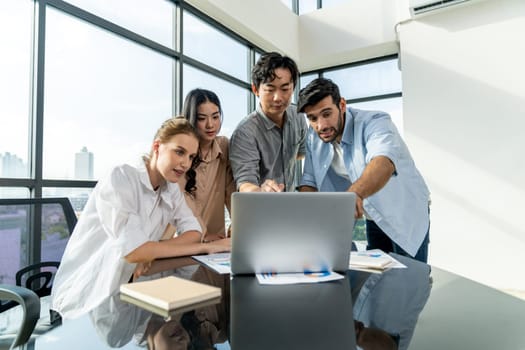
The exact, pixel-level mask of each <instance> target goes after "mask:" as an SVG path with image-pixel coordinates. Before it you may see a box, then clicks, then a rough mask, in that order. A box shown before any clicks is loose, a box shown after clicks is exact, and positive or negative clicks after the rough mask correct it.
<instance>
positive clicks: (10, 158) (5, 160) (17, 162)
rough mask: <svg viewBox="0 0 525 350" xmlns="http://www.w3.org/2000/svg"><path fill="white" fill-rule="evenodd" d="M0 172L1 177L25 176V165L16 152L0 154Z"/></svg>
mask: <svg viewBox="0 0 525 350" xmlns="http://www.w3.org/2000/svg"><path fill="white" fill-rule="evenodd" d="M0 174H2V177H10V178H20V177H26V176H27V167H26V164H25V163H24V161H23V159H22V158H20V157H18V156H17V155H16V154H11V153H9V152H5V153H4V154H3V155H2V154H0Z"/></svg>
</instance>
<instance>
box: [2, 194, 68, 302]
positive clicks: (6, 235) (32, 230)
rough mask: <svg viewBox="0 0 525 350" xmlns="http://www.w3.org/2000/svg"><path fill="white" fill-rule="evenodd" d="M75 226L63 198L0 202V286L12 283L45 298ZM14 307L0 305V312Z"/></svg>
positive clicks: (3, 200) (17, 199)
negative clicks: (0, 244) (0, 243)
mask: <svg viewBox="0 0 525 350" xmlns="http://www.w3.org/2000/svg"><path fill="white" fill-rule="evenodd" d="M76 223H77V216H76V214H75V211H74V210H73V207H72V205H71V202H70V201H69V199H68V198H66V197H58V198H8V199H6V198H0V240H2V242H3V247H1V246H0V283H4V284H13V285H14V284H15V282H16V285H19V286H24V287H26V288H29V289H31V290H33V291H35V292H36V293H37V295H39V296H40V297H42V296H45V295H49V294H50V292H51V286H52V281H53V276H54V273H55V272H56V269H57V268H58V265H59V263H60V259H61V258H62V254H63V250H64V248H65V245H66V244H67V240H68V239H69V236H70V234H71V233H72V232H73V229H74V227H75V225H76ZM2 256H3V259H2ZM17 271H18V272H17ZM15 305H16V303H14V302H3V301H0V312H2V311H4V310H7V309H9V308H11V307H13V306H15Z"/></svg>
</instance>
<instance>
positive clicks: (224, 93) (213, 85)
mask: <svg viewBox="0 0 525 350" xmlns="http://www.w3.org/2000/svg"><path fill="white" fill-rule="evenodd" d="M183 69H184V73H183V74H184V86H183V89H182V90H183V93H184V96H186V94H187V93H188V92H189V91H190V90H192V89H195V88H203V89H207V90H211V91H213V92H215V93H216V94H217V96H219V100H220V101H221V107H222V110H223V114H224V115H223V122H222V127H221V132H220V134H221V135H225V136H228V137H229V136H230V135H231V134H232V132H233V130H234V129H235V127H236V126H237V124H238V123H239V122H240V121H241V120H242V119H243V118H244V117H246V116H247V115H248V96H249V94H251V92H250V91H248V90H246V89H243V88H241V87H238V86H236V85H233V84H231V83H229V82H227V81H224V80H222V79H219V78H217V77H214V76H212V75H210V74H208V73H205V72H203V71H200V70H198V69H196V68H193V67H191V66H188V65H184V67H183Z"/></svg>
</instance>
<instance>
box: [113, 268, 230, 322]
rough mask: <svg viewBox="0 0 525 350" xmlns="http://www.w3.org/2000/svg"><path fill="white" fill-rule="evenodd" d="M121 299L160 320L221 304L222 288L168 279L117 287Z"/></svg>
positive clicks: (178, 279) (172, 277) (177, 278)
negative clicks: (160, 318)
mask: <svg viewBox="0 0 525 350" xmlns="http://www.w3.org/2000/svg"><path fill="white" fill-rule="evenodd" d="M120 299H121V300H123V301H126V302H128V303H131V304H134V305H136V306H138V307H141V308H143V309H146V310H148V311H151V312H154V313H156V314H158V315H160V316H163V317H170V316H172V315H174V314H178V313H183V312H186V311H190V310H194V309H196V308H200V307H203V306H207V305H213V304H217V303H219V302H220V299H221V289H220V288H217V287H213V286H209V285H207V284H203V283H198V282H195V281H190V280H186V279H183V278H179V277H175V276H169V277H164V278H159V279H155V280H151V281H141V282H135V283H128V284H123V285H121V286H120Z"/></svg>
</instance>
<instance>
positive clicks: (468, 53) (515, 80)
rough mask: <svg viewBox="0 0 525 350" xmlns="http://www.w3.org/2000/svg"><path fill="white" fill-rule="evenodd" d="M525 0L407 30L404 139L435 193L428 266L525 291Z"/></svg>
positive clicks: (425, 20) (460, 11) (461, 11)
mask: <svg viewBox="0 0 525 350" xmlns="http://www.w3.org/2000/svg"><path fill="white" fill-rule="evenodd" d="M523 33H525V2H524V1H522V0H498V1H484V2H473V3H472V4H471V5H468V6H462V7H458V8H457V9H456V8H454V9H450V10H447V11H444V12H440V13H437V14H436V15H432V16H426V17H422V18H421V19H417V20H416V21H413V22H410V23H407V24H404V25H402V26H401V28H400V39H401V59H402V61H401V62H402V77H403V108H404V125H405V137H406V139H407V140H408V143H409V147H410V149H411V150H412V153H413V155H414V158H415V159H416V162H417V164H418V166H419V168H420V170H421V171H422V172H423V174H424V176H425V178H426V180H427V182H428V184H429V186H430V189H431V192H432V200H433V204H432V207H431V220H432V223H431V262H432V264H434V265H437V266H440V267H443V268H445V269H447V270H450V271H454V272H456V273H459V274H461V275H464V276H467V277H469V278H472V279H474V280H477V281H480V282H482V283H485V284H488V285H491V286H495V287H499V288H504V289H521V290H525V273H524V272H523V266H525V259H524V257H525V224H524V221H523V219H522V218H523V217H524V216H525V182H524V181H525V161H524V158H525V156H524V155H523V151H524V150H525V137H523V135H524V132H523V130H524V129H525V82H524V78H525V64H524V62H525V39H524V34H523Z"/></svg>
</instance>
